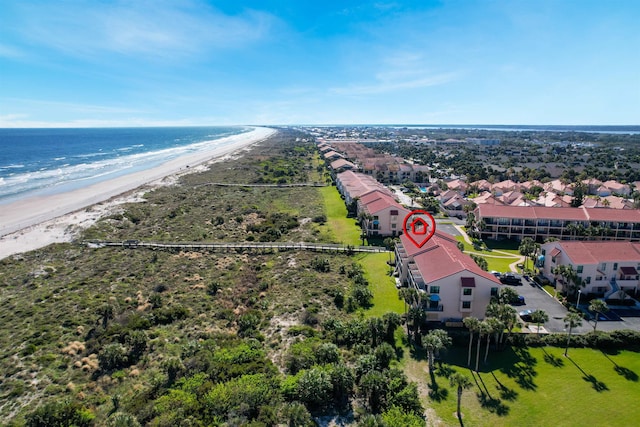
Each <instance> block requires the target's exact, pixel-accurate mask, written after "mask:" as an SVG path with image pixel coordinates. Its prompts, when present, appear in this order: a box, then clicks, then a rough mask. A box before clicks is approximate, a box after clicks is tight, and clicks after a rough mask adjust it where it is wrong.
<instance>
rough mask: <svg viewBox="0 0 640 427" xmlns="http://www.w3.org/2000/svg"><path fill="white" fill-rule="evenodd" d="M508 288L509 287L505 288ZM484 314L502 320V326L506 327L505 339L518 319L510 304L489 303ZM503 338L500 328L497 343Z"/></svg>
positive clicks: (502, 330) (500, 342)
mask: <svg viewBox="0 0 640 427" xmlns="http://www.w3.org/2000/svg"><path fill="white" fill-rule="evenodd" d="M505 289H510V288H505ZM486 315H487V316H489V317H495V318H498V319H500V321H501V322H502V325H503V328H507V332H508V335H507V339H508V338H509V336H511V331H513V328H514V327H515V325H516V322H517V321H518V316H517V314H516V309H515V308H513V307H512V306H510V305H509V304H495V303H493V304H489V305H488V306H487V311H486ZM503 340H504V329H501V330H500V332H499V339H498V343H499V344H502V342H503Z"/></svg>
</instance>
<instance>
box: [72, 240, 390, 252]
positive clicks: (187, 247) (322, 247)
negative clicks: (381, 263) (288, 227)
mask: <svg viewBox="0 0 640 427" xmlns="http://www.w3.org/2000/svg"><path fill="white" fill-rule="evenodd" d="M82 243H83V244H85V245H87V246H88V247H90V248H95V249H98V248H104V247H123V248H128V249H157V250H167V251H208V252H243V251H250V252H262V253H264V252H280V251H311V252H337V253H356V252H358V253H379V252H388V251H387V248H385V247H382V246H350V245H341V244H332V243H304V242H300V243H287V242H251V243H247V242H236V243H229V242H226V243H225V242H220V243H197V242H191V243H168V242H143V241H140V240H124V241H111V240H87V241H84V242H82Z"/></svg>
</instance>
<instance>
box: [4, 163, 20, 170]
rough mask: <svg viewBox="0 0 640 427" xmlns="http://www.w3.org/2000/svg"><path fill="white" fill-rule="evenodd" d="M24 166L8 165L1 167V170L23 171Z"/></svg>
mask: <svg viewBox="0 0 640 427" xmlns="http://www.w3.org/2000/svg"><path fill="white" fill-rule="evenodd" d="M23 168H24V165H19V164H15V165H6V166H0V170H2V169H5V170H6V169H23Z"/></svg>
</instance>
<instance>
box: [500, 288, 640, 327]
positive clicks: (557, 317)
mask: <svg viewBox="0 0 640 427" xmlns="http://www.w3.org/2000/svg"><path fill="white" fill-rule="evenodd" d="M522 283H523V284H522V286H512V285H504V286H510V287H511V288H513V289H515V290H516V291H517V292H518V294H519V295H522V296H523V297H524V298H525V302H526V304H525V305H520V306H515V309H516V310H518V312H520V311H523V310H527V309H530V310H538V309H539V310H544V311H545V312H546V313H547V314H548V315H549V321H548V322H547V323H545V324H544V328H545V329H546V330H547V331H548V332H567V329H566V328H565V327H564V320H563V319H564V317H565V316H566V315H567V313H568V310H567V309H566V308H565V307H564V306H563V305H562V304H561V303H560V302H559V301H558V300H556V299H555V298H553V297H552V296H550V295H549V294H547V293H546V292H545V291H544V290H543V289H542V288H540V287H538V286H537V285H535V283H533V282H527V281H526V280H524V279H523V280H522ZM619 329H632V330H636V331H640V317H626V318H623V319H622V321H600V322H598V330H599V331H613V330H619ZM592 330H593V323H592V322H589V321H587V320H583V321H582V326H579V327H578V328H575V329H574V330H573V331H574V332H576V333H586V332H589V331H592Z"/></svg>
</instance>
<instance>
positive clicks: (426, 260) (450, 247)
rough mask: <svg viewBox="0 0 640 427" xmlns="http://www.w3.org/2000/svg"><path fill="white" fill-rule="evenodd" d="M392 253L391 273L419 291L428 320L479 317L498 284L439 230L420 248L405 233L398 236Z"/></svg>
mask: <svg viewBox="0 0 640 427" xmlns="http://www.w3.org/2000/svg"><path fill="white" fill-rule="evenodd" d="M395 256H396V269H395V275H396V276H397V277H398V278H399V280H400V283H401V284H402V285H403V286H409V287H412V288H414V289H416V290H417V291H418V292H420V293H421V294H423V298H422V300H423V301H424V304H423V307H424V309H425V310H426V312H427V320H428V321H440V322H445V321H448V320H454V319H455V320H458V321H459V320H460V319H463V318H465V317H469V316H474V317H477V318H479V319H482V318H484V317H485V311H486V308H487V305H489V303H490V301H491V297H492V296H495V295H498V293H499V290H500V287H501V286H502V285H501V283H500V282H499V281H498V279H497V278H496V277H495V276H494V275H493V274H490V273H488V272H486V271H483V270H482V269H481V268H480V267H478V265H477V264H476V263H475V261H473V260H472V259H471V257H470V256H469V255H467V254H465V253H463V252H462V251H460V249H459V248H458V246H457V242H456V240H455V238H454V237H453V236H451V235H449V234H447V233H443V232H440V231H436V233H435V234H434V235H433V237H432V238H431V239H430V240H429V241H428V242H426V243H425V244H424V245H423V246H422V247H421V248H418V247H417V246H416V245H415V244H413V243H412V242H411V240H410V239H409V238H408V237H407V236H406V235H402V236H400V242H398V243H397V244H396V248H395Z"/></svg>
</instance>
